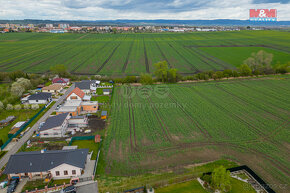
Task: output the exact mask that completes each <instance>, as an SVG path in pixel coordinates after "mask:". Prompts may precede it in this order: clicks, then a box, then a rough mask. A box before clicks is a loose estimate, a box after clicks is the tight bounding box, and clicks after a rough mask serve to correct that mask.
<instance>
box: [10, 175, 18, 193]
mask: <svg viewBox="0 0 290 193" xmlns="http://www.w3.org/2000/svg"><path fill="white" fill-rule="evenodd" d="M18 183H19V178H14V179H12V180H11V181H10V183H9V185H8V188H7V193H12V192H15V190H16V187H17V185H18Z"/></svg>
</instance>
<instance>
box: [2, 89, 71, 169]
mask: <svg viewBox="0 0 290 193" xmlns="http://www.w3.org/2000/svg"><path fill="white" fill-rule="evenodd" d="M74 87H75V85H74V84H73V85H72V86H71V87H70V88H69V89H68V90H67V91H66V92H65V94H64V95H63V96H61V97H60V98H59V99H58V101H56V103H55V104H54V105H53V106H52V107H51V108H50V109H49V110H48V111H47V112H46V113H45V114H44V115H43V116H42V117H41V118H40V119H39V120H38V121H37V122H36V123H35V124H34V125H33V126H32V128H31V129H30V130H29V131H28V132H27V133H26V134H25V135H24V136H23V137H22V138H21V139H20V140H19V141H18V142H17V143H16V144H15V145H14V146H13V147H12V148H11V149H10V150H9V151H8V152H7V153H6V154H5V155H4V156H3V157H2V159H1V160H0V168H3V167H4V166H5V165H6V163H7V162H8V160H9V158H10V156H11V155H13V154H15V153H16V152H17V151H18V150H19V149H20V148H21V147H22V146H23V145H24V143H25V142H26V141H27V140H28V139H29V138H30V137H31V136H32V135H33V132H34V131H36V130H37V129H38V126H39V124H40V123H41V122H44V121H45V120H46V119H47V118H48V117H49V115H50V114H51V113H52V112H53V111H54V110H55V108H56V107H57V105H59V104H61V103H62V102H63V100H64V99H65V98H66V96H67V95H68V94H69V93H70V92H71V91H72V90H73V89H74Z"/></svg>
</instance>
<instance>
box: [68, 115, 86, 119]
mask: <svg viewBox="0 0 290 193" xmlns="http://www.w3.org/2000/svg"><path fill="white" fill-rule="evenodd" d="M84 118H86V116H72V117H70V119H84Z"/></svg>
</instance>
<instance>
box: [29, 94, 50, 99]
mask: <svg viewBox="0 0 290 193" xmlns="http://www.w3.org/2000/svg"><path fill="white" fill-rule="evenodd" d="M49 98H51V93H47V92H40V93H37V94H33V95H30V96H29V97H28V100H47V99H49Z"/></svg>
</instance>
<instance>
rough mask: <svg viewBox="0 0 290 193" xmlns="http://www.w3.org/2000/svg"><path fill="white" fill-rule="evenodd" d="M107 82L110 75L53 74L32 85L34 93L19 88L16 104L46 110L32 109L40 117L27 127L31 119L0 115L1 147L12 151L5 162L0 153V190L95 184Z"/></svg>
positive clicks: (110, 84) (108, 96) (108, 90)
mask: <svg viewBox="0 0 290 193" xmlns="http://www.w3.org/2000/svg"><path fill="white" fill-rule="evenodd" d="M112 88H113V82H112V81H110V82H101V81H99V80H82V81H80V82H70V80H69V79H67V78H61V77H55V78H53V79H52V80H51V84H49V85H47V84H46V85H38V86H37V88H36V89H35V93H34V94H24V95H23V97H22V98H21V103H22V105H24V106H25V105H26V106H27V105H28V106H29V105H30V106H34V105H43V108H41V109H40V111H43V109H45V110H46V113H45V114H41V113H40V115H39V114H38V116H42V117H41V118H40V119H39V120H38V121H37V122H36V123H35V124H34V126H33V127H27V126H28V125H29V123H30V122H31V121H32V120H31V119H30V120H21V121H18V122H15V120H16V116H8V117H7V118H6V119H3V120H0V126H1V127H10V128H11V129H10V131H9V133H8V138H9V140H8V141H7V142H6V143H5V144H3V145H2V147H1V150H2V151H1V153H2V152H5V153H6V155H5V156H7V155H8V154H10V153H12V154H11V156H10V158H9V160H7V164H5V160H4V161H3V159H1V168H2V167H3V166H4V165H6V166H4V167H3V168H2V170H1V180H5V178H6V181H3V182H2V183H1V184H0V186H1V188H2V189H0V192H1V193H2V192H3V193H4V192H5V193H6V192H7V193H10V192H42V191H45V192H47V191H57V190H62V189H65V188H66V187H68V188H67V189H70V188H71V187H72V185H75V184H78V186H81V185H86V187H85V189H86V188H92V187H93V188H97V186H96V184H95V172H96V169H97V164H98V156H99V153H100V147H101V142H102V135H104V131H103V130H104V128H105V125H106V120H107V114H108V107H106V104H107V103H109V102H110V99H111V93H112ZM31 108H32V107H31ZM47 109H49V110H47ZM36 117H37V116H36ZM33 118H34V117H33ZM33 118H32V119H33ZM25 139H27V140H25ZM14 151H16V152H15V153H13V152H14ZM8 181H9V182H10V183H9V186H7V184H8ZM90 185H91V187H88V186H90ZM96 192H97V189H96Z"/></svg>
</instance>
